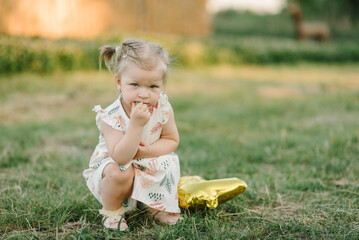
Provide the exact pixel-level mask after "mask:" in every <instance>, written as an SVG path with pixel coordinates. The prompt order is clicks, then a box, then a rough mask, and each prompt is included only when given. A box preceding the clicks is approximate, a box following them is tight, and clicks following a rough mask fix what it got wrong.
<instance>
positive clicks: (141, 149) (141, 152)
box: [133, 141, 151, 159]
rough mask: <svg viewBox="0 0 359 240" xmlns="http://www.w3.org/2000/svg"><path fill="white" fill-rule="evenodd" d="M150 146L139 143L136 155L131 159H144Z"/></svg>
mask: <svg viewBox="0 0 359 240" xmlns="http://www.w3.org/2000/svg"><path fill="white" fill-rule="evenodd" d="M150 148H151V146H150V145H149V144H147V143H145V142H142V141H141V142H140V145H139V146H138V150H137V153H136V155H135V156H134V157H133V159H140V158H146V157H147V156H148V154H149V152H150Z"/></svg>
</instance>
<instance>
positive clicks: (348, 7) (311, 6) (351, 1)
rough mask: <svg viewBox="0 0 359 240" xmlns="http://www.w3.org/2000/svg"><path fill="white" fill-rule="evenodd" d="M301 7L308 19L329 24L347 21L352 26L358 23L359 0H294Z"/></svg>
mask: <svg viewBox="0 0 359 240" xmlns="http://www.w3.org/2000/svg"><path fill="white" fill-rule="evenodd" d="M294 2H296V3H298V4H299V5H300V6H301V9H302V11H303V12H304V14H305V15H306V16H307V17H308V18H312V19H314V18H317V19H318V18H319V19H323V20H324V19H326V20H329V21H330V22H332V23H333V22H335V21H338V20H340V21H343V22H344V21H348V22H349V23H350V24H352V25H356V24H358V22H359V0H340V1H333V0H294Z"/></svg>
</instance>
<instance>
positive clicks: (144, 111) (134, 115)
mask: <svg viewBox="0 0 359 240" xmlns="http://www.w3.org/2000/svg"><path fill="white" fill-rule="evenodd" d="M150 117H151V114H150V111H149V110H148V107H147V105H146V104H143V103H139V104H137V105H135V103H134V102H133V103H132V110H131V116H130V118H131V122H132V123H133V124H135V125H136V126H140V127H143V126H145V125H146V123H147V122H148V120H150Z"/></svg>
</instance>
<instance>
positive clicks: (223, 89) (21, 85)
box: [0, 65, 359, 239]
mask: <svg viewBox="0 0 359 240" xmlns="http://www.w3.org/2000/svg"><path fill="white" fill-rule="evenodd" d="M166 92H167V94H168V95H169V98H170V100H171V103H172V105H173V108H174V111H175V115H176V121H177V125H178V129H179V132H180V137H181V143H180V146H179V148H178V150H177V154H178V155H179V157H180V161H181V173H182V175H183V176H184V175H200V176H202V177H204V178H206V179H218V178H228V177H238V178H241V179H243V180H244V181H246V182H247V184H248V189H247V191H245V192H244V193H243V194H242V195H240V196H238V197H236V198H234V199H232V200H230V201H228V202H227V203H225V204H223V205H221V206H219V207H218V208H216V209H215V210H205V211H199V212H193V213H192V212H188V211H183V215H184V217H185V220H184V221H183V222H181V223H179V224H177V225H175V226H163V225H159V224H156V223H154V222H153V221H152V220H151V219H149V218H148V217H146V216H144V215H141V214H139V213H135V214H133V215H131V217H130V218H129V219H128V223H129V226H130V229H131V231H130V232H129V233H125V234H124V235H118V234H117V233H116V232H112V231H107V230H105V229H103V227H102V224H101V217H100V215H99V214H98V209H99V208H100V207H101V206H100V204H99V203H98V202H97V201H96V199H95V198H94V197H93V196H92V195H91V194H90V192H89V190H88V189H87V187H86V185H85V181H84V179H83V177H82V171H83V170H84V169H85V168H87V166H88V159H89V157H90V155H91V154H92V151H93V149H94V147H95V145H96V144H97V140H98V131H97V128H96V125H95V113H93V112H91V109H92V107H93V106H94V105H96V104H101V105H102V107H105V106H107V105H108V104H109V103H111V102H112V101H113V100H114V98H115V96H116V92H115V88H114V82H113V79H112V77H111V75H110V74H108V73H107V72H105V71H103V72H73V73H55V74H52V75H33V74H19V75H13V76H2V77H0V236H1V237H2V238H3V239H46V238H50V239H54V238H58V239H110V238H118V239H120V238H121V239H126V238H128V239H136V238H139V239H141V238H142V239H240V238H244V239H247V238H250V239H257V238H260V239H291V238H296V239H298V238H309V239H316V238H318V239H323V238H324V239H358V238H359V237H358V236H359V178H358V173H359V157H358V153H359V67H358V65H345V66H335V65H330V66H328V65H320V66H315V65H298V66H281V65H277V66H265V67H263V66H262V67H259V66H238V67H236V68H235V67H226V66H217V67H212V68H205V67H203V68H197V69H177V70H173V71H172V72H171V75H170V79H169V82H168V86H167V90H166Z"/></svg>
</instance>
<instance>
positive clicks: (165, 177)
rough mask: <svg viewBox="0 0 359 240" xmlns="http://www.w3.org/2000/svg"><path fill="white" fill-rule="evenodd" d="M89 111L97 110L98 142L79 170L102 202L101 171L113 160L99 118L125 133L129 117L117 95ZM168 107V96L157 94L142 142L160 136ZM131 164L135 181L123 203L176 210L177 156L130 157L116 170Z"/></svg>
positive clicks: (166, 119)
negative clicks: (87, 166) (81, 169)
mask: <svg viewBox="0 0 359 240" xmlns="http://www.w3.org/2000/svg"><path fill="white" fill-rule="evenodd" d="M93 110H94V111H95V112H97V116H96V124H97V126H98V128H99V130H100V136H99V143H98V145H97V146H96V148H95V151H94V153H93V154H92V156H91V158H90V164H89V168H88V169H86V170H85V171H84V172H83V175H84V177H85V180H86V183H87V186H88V187H89V189H90V191H91V192H92V194H93V195H94V196H95V197H96V198H97V199H98V200H99V201H100V203H101V204H102V199H101V196H100V194H99V192H100V191H99V190H100V183H101V180H102V171H103V169H104V168H105V166H106V165H107V164H109V163H116V162H115V161H114V160H113V159H112V158H111V157H110V156H109V153H108V150H107V147H106V142H105V139H104V137H103V135H102V133H101V126H100V124H101V121H100V120H102V121H103V122H105V123H107V124H108V125H110V126H111V127H112V128H114V129H117V130H119V131H123V132H125V133H126V131H127V128H128V126H129V124H130V119H129V118H128V116H127V114H126V113H125V110H124V109H123V107H122V104H121V101H120V98H118V99H117V100H116V101H115V102H113V103H112V104H111V105H110V106H108V107H107V108H106V109H101V107H100V106H99V105H97V106H95V108H94V109H93ZM169 110H170V103H169V102H168V98H167V96H166V95H164V94H161V95H160V98H159V100H158V103H157V104H156V105H155V106H154V107H152V108H151V109H150V112H151V118H150V120H149V121H148V123H147V124H146V125H145V127H144V130H143V135H142V141H144V142H146V143H148V144H152V143H154V142H156V141H157V140H158V139H159V138H160V136H161V131H162V126H163V125H164V124H166V123H167V121H168V118H169ZM116 164H117V163H116ZM131 164H132V165H133V167H134V169H135V180H134V185H133V191H132V196H131V198H130V199H128V200H129V201H126V202H125V203H124V206H126V207H128V209H129V210H132V209H134V208H135V206H136V201H140V202H142V203H144V204H146V205H147V206H149V207H151V208H154V209H158V210H161V211H165V212H171V213H179V212H180V209H179V207H178V195H177V183H178V181H179V178H180V166H179V160H178V157H177V155H176V154H175V153H170V154H168V155H163V156H159V157H156V158H143V159H137V160H131V161H130V162H129V163H127V164H126V165H122V166H120V169H121V170H122V171H126V169H127V168H128V167H129V166H130V165H131Z"/></svg>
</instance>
